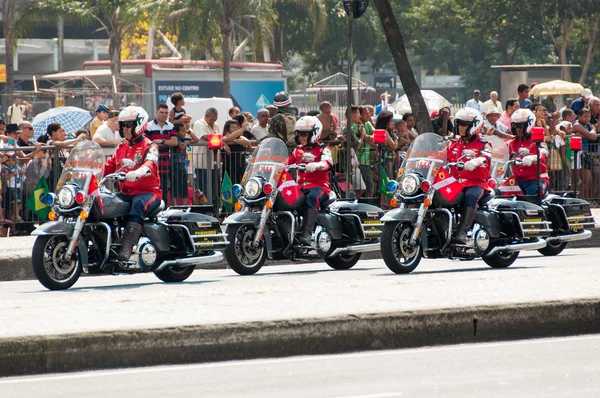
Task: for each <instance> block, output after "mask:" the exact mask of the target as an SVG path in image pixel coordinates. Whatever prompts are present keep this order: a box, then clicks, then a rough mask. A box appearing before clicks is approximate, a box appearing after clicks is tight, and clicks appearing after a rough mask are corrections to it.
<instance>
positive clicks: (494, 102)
mask: <svg viewBox="0 0 600 398" xmlns="http://www.w3.org/2000/svg"><path fill="white" fill-rule="evenodd" d="M490 104H491V105H493V106H494V107H495V108H496V109H497V110H498V111H500V113H502V111H503V110H504V108H503V107H502V102H500V101H499V100H498V92H497V91H492V92H490V99H489V100H487V101H485V102H484V103H483V108H484V109H485V107H486V105H490Z"/></svg>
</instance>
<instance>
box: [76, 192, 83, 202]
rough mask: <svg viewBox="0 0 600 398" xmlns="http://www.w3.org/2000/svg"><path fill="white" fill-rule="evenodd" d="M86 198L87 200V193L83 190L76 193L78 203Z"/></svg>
mask: <svg viewBox="0 0 600 398" xmlns="http://www.w3.org/2000/svg"><path fill="white" fill-rule="evenodd" d="M84 200H85V195H84V194H83V192H81V191H79V192H77V194H76V195H75V202H77V203H78V204H82V203H83V201H84Z"/></svg>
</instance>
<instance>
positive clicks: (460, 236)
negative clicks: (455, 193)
mask: <svg viewBox="0 0 600 398" xmlns="http://www.w3.org/2000/svg"><path fill="white" fill-rule="evenodd" d="M475 214H477V210H475V209H474V208H472V207H466V208H465V209H464V210H463V214H462V216H461V218H460V224H459V225H458V229H457V230H456V234H455V235H454V242H455V243H462V244H463V245H464V244H465V243H466V241H467V230H469V229H470V228H471V226H472V225H473V221H475Z"/></svg>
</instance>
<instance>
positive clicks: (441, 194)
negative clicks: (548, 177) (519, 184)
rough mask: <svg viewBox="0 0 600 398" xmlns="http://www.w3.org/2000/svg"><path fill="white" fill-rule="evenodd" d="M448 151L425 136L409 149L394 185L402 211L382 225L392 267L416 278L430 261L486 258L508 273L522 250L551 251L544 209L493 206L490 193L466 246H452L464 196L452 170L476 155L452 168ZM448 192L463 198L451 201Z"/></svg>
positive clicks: (389, 215) (512, 204) (438, 139)
mask: <svg viewBox="0 0 600 398" xmlns="http://www.w3.org/2000/svg"><path fill="white" fill-rule="evenodd" d="M447 145H448V141H447V140H444V139H443V138H442V137H440V136H438V135H437V134H432V133H426V134H421V135H419V136H418V137H417V138H416V139H415V141H414V142H413V143H412V145H411V147H410V148H409V152H408V154H407V156H406V159H405V160H404V162H403V164H402V167H401V168H400V170H399V172H398V180H397V181H390V183H389V184H388V191H390V192H393V193H394V195H395V198H394V199H395V202H397V203H399V204H400V206H399V208H396V209H394V210H391V211H390V212H388V213H387V214H386V215H385V216H384V217H383V218H382V219H381V221H382V222H383V223H384V227H383V232H382V237H381V254H382V257H383V260H384V261H385V264H386V265H387V267H388V268H389V269H390V270H391V271H393V272H394V273H397V274H405V273H410V272H412V271H413V270H414V269H415V268H416V267H417V266H418V265H419V263H420V261H421V259H422V258H423V257H426V258H449V259H458V260H473V259H475V258H481V259H483V261H484V262H485V263H486V264H487V265H489V266H490V267H492V268H506V267H509V266H510V265H512V264H513V263H514V262H515V261H516V259H517V257H518V256H519V252H520V251H521V250H533V249H541V248H543V247H545V246H546V241H545V239H544V238H545V237H547V236H549V235H550V232H551V230H550V228H549V223H548V222H547V221H546V215H545V212H544V209H543V208H541V207H539V206H537V205H535V204H533V203H529V202H516V201H510V200H496V201H494V202H492V199H493V198H494V196H493V194H489V193H488V194H484V195H483V196H482V198H481V199H480V200H479V202H478V208H477V213H476V218H475V222H474V223H473V225H472V226H471V227H470V228H469V230H468V232H467V240H466V243H465V244H461V243H455V242H453V241H452V236H453V232H455V230H456V228H457V226H458V225H459V223H460V215H459V213H460V208H461V203H462V200H463V196H464V194H463V193H462V187H461V186H460V184H459V182H458V181H457V180H456V179H454V178H453V177H452V176H451V173H450V167H452V166H456V167H457V168H459V169H461V168H462V167H464V161H466V160H468V159H469V156H471V155H470V154H469V152H470V151H465V152H464V153H463V154H461V155H462V158H461V159H459V161H458V162H455V163H448V162H447V157H446V151H445V148H446V147H447ZM448 191H451V192H452V191H454V192H457V193H458V192H460V193H458V194H455V195H450V192H448ZM453 196H454V197H453ZM393 201H394V200H393Z"/></svg>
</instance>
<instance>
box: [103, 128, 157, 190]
mask: <svg viewBox="0 0 600 398" xmlns="http://www.w3.org/2000/svg"><path fill="white" fill-rule="evenodd" d="M122 159H131V160H133V161H134V162H135V166H134V167H133V168H132V169H126V170H123V171H124V172H129V171H133V170H137V169H139V168H140V167H142V166H148V167H149V168H150V175H148V176H146V177H142V178H140V179H139V180H137V181H131V182H130V181H123V182H121V183H120V187H121V192H122V193H123V194H125V195H130V196H135V195H140V194H143V193H153V194H154V195H156V196H157V197H158V198H162V191H161V190H160V176H159V175H158V147H157V146H156V144H154V143H153V142H152V141H150V140H149V139H148V138H146V137H144V136H143V135H142V136H140V137H138V138H137V139H136V142H135V143H133V144H132V143H130V142H128V141H126V142H124V143H122V144H121V145H119V146H118V147H117V150H116V151H115V154H114V155H113V156H112V157H111V158H110V159H108V161H107V162H106V165H104V175H108V174H111V173H114V172H115V171H117V170H118V169H120V168H121V160H122Z"/></svg>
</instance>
